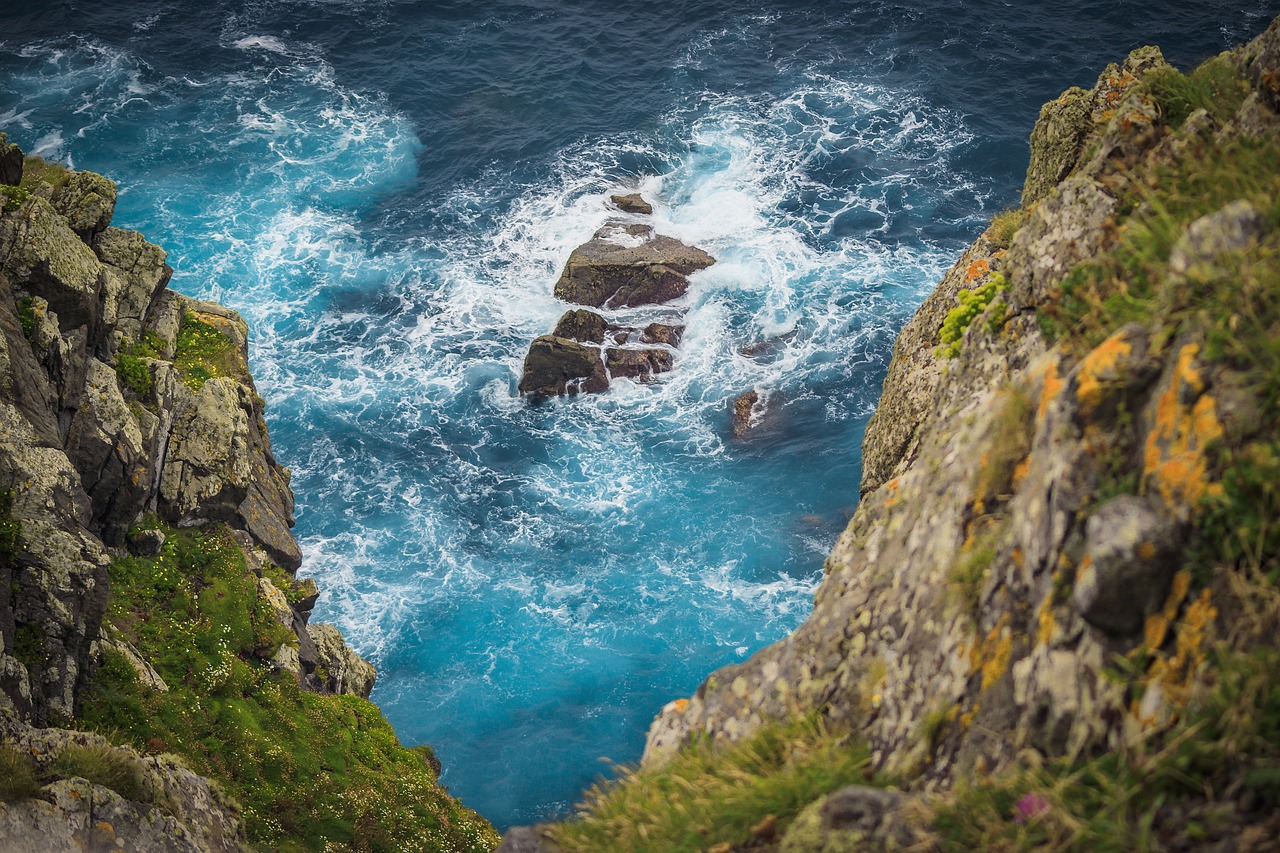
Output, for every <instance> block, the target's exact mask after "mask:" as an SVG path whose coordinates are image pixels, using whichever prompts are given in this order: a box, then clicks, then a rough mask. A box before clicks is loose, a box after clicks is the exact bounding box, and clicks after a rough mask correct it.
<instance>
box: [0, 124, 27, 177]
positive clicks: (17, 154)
mask: <svg viewBox="0 0 1280 853" xmlns="http://www.w3.org/2000/svg"><path fill="white" fill-rule="evenodd" d="M20 183H22V149H21V148H19V147H18V146H17V145H15V144H14V143H12V142H10V141H9V136H8V134H5V133H0V184H5V185H7V186H11V187H15V186H17V185H18V184H20Z"/></svg>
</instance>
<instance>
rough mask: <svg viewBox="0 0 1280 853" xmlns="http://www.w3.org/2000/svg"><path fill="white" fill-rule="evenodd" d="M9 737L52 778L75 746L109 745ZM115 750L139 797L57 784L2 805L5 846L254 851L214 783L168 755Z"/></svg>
mask: <svg viewBox="0 0 1280 853" xmlns="http://www.w3.org/2000/svg"><path fill="white" fill-rule="evenodd" d="M3 735H4V739H5V741H6V742H7V743H9V744H11V745H13V746H14V747H16V748H17V749H19V750H20V751H21V752H22V754H24V755H29V756H31V759H32V762H33V764H34V765H35V766H36V767H37V768H40V769H41V770H42V771H43V772H46V773H48V772H51V771H52V768H53V764H54V760H55V759H56V757H57V756H58V754H59V753H60V752H61V751H62V750H63V749H65V748H67V747H68V746H70V745H78V746H92V747H98V748H107V747H109V746H110V745H109V744H108V743H107V741H106V740H104V739H103V738H101V737H99V736H98V735H94V734H89V733H87V732H73V731H67V730H63V729H30V728H26V727H24V726H18V725H14V724H12V723H9V724H6V726H5V730H4V732H3ZM111 751H112V752H113V753H114V754H115V755H116V756H117V757H118V758H120V759H123V760H125V761H127V762H128V763H129V764H131V765H132V766H133V767H134V768H135V769H136V772H137V787H138V788H139V789H140V791H141V795H140V799H137V800H130V799H126V798H125V797H124V796H122V795H121V794H120V793H119V792H116V791H113V790H112V789H110V788H107V787H105V786H103V785H97V784H93V783H91V782H89V781H87V780H85V779H79V778H70V779H65V778H64V779H57V780H56V781H54V782H51V783H50V784H48V785H46V786H45V787H44V789H43V790H42V791H41V793H40V796H39V798H37V799H31V800H23V801H18V802H12V803H7V804H0V848H3V849H5V850H42V851H64V850H65V851H68V853H70V851H83V850H93V851H99V850H100V851H109V850H147V851H153V850H154V851H166V852H167V851H173V853H178V851H182V853H242V851H247V850H248V843H247V839H246V838H245V832H244V825H243V823H242V822H241V820H240V815H239V812H238V810H237V808H236V807H235V805H233V804H232V803H231V802H229V801H228V800H227V798H226V797H225V795H223V794H222V793H221V792H220V791H219V790H218V789H217V788H216V787H214V786H212V785H210V784H209V782H208V780H206V779H204V778H202V777H200V776H197V775H196V774H195V773H192V772H191V771H190V770H187V769H186V768H185V767H182V766H181V765H180V764H178V763H177V762H176V761H175V760H173V759H172V758H170V757H168V756H154V757H145V756H142V755H139V754H138V753H137V752H135V751H134V750H133V749H130V748H129V747H114V748H111ZM129 793H130V794H131V795H132V794H133V792H132V791H131V792H129Z"/></svg>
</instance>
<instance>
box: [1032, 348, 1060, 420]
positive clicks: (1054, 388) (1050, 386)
mask: <svg viewBox="0 0 1280 853" xmlns="http://www.w3.org/2000/svg"><path fill="white" fill-rule="evenodd" d="M1062 385H1063V382H1062V377H1060V376H1059V375H1058V363H1057V362H1056V361H1051V362H1049V363H1048V366H1046V367H1045V369H1044V385H1042V386H1041V388H1040V407H1039V409H1038V410H1037V412H1036V418H1037V419H1038V420H1044V415H1045V412H1047V411H1049V404H1050V403H1052V402H1053V400H1054V398H1055V397H1057V396H1058V394H1059V393H1060V392H1061V391H1062Z"/></svg>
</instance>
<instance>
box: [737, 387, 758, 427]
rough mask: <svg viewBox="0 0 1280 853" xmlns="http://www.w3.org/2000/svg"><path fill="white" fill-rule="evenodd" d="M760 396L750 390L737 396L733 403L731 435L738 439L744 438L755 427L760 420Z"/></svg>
mask: <svg viewBox="0 0 1280 853" xmlns="http://www.w3.org/2000/svg"><path fill="white" fill-rule="evenodd" d="M759 408H762V407H760V395H759V394H758V393H757V392H756V391H754V390H752V391H748V392H747V393H745V394H743V395H741V396H739V397H738V398H737V399H735V400H734V401H733V434H734V435H735V436H737V437H738V438H742V437H744V436H745V435H746V434H747V433H749V432H751V428H752V427H753V426H755V424H756V422H757V421H758V420H759V419H760V415H761V414H762V412H761V411H758V409H759Z"/></svg>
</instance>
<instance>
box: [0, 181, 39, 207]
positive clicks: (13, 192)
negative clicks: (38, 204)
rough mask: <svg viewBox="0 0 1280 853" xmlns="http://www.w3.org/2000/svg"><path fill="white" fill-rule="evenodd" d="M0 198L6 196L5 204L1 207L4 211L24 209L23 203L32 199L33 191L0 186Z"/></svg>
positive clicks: (24, 188)
mask: <svg viewBox="0 0 1280 853" xmlns="http://www.w3.org/2000/svg"><path fill="white" fill-rule="evenodd" d="M0 196H4V204H3V205H0V209H3V210H17V209H18V208H20V207H22V203H23V202H25V201H26V200H27V199H28V198H30V197H31V191H30V190H29V189H27V188H26V187H11V186H7V185H3V184H0Z"/></svg>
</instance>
